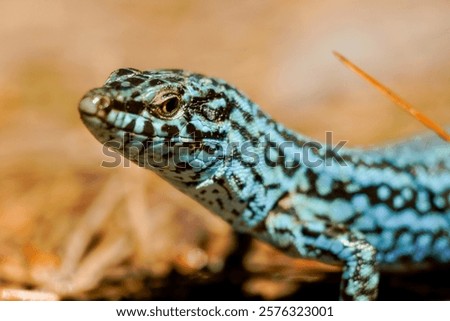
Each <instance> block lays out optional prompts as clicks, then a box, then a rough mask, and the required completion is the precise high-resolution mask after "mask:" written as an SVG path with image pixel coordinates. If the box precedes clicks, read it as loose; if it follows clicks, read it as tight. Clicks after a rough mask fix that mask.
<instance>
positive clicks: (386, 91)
mask: <svg viewBox="0 0 450 321" xmlns="http://www.w3.org/2000/svg"><path fill="white" fill-rule="evenodd" d="M333 54H334V55H335V56H336V57H337V58H338V59H339V60H340V61H341V62H342V63H343V64H344V65H345V66H347V67H348V68H350V69H351V70H352V71H354V72H355V73H356V74H358V75H359V76H361V77H362V78H363V79H365V80H367V81H368V82H369V83H370V84H371V85H372V86H374V87H375V88H376V89H378V90H379V91H381V92H382V93H383V94H384V95H386V96H387V97H389V98H390V99H391V100H392V101H393V102H394V103H395V104H397V105H398V106H400V107H402V108H403V109H404V110H406V111H407V112H408V113H410V114H411V115H412V116H413V117H414V118H416V119H417V120H418V121H420V122H421V123H422V124H424V125H425V126H427V127H428V128H430V129H431V130H433V131H434V132H435V133H436V134H438V135H439V136H440V137H441V138H442V139H443V140H445V141H447V142H450V135H449V134H447V132H445V131H444V130H443V129H442V128H441V127H440V126H439V125H438V124H436V123H435V122H434V121H433V120H431V119H430V118H428V117H427V116H426V115H424V114H423V113H421V112H420V111H418V110H416V109H415V108H414V107H413V106H411V105H410V104H409V103H407V102H406V101H405V100H403V99H402V98H400V97H399V96H398V95H397V94H396V93H394V92H393V91H392V90H390V89H389V88H387V87H386V86H384V85H383V84H381V83H380V82H379V81H377V80H376V79H375V78H373V77H372V76H370V75H369V74H367V73H366V72H365V71H364V70H362V69H361V68H359V67H358V66H356V65H355V64H353V63H352V62H351V61H350V60H348V59H347V58H345V57H344V56H343V55H341V54H340V53H338V52H336V51H333Z"/></svg>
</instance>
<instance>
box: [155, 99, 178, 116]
mask: <svg viewBox="0 0 450 321" xmlns="http://www.w3.org/2000/svg"><path fill="white" fill-rule="evenodd" d="M180 105H181V104H180V99H179V98H178V97H176V96H172V97H170V98H168V99H166V100H165V101H164V102H162V103H161V105H160V106H159V108H158V109H159V113H160V114H161V116H164V117H171V116H174V115H175V114H176V113H177V111H178V110H179V109H180Z"/></svg>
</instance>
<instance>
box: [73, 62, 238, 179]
mask: <svg viewBox="0 0 450 321" xmlns="http://www.w3.org/2000/svg"><path fill="white" fill-rule="evenodd" d="M227 90H230V87H229V86H228V85H227V84H226V83H225V82H224V81H222V80H217V79H214V78H208V77H205V76H202V75H200V74H195V73H189V72H186V71H183V70H154V71H144V72H141V71H139V70H136V69H131V68H130V69H118V70H116V71H114V72H113V73H112V74H111V75H110V76H109V78H108V79H107V80H106V82H105V84H104V85H103V86H102V87H100V88H95V89H92V90H90V91H89V92H88V93H87V94H86V95H85V96H84V97H83V98H82V99H81V101H80V104H79V111H80V115H81V119H82V121H83V122H84V124H85V125H86V126H87V128H88V129H89V130H90V132H91V133H92V134H93V135H94V136H95V137H96V138H97V140H99V141H100V142H101V143H102V144H104V145H106V146H108V147H110V148H112V149H113V150H115V151H117V152H119V153H120V154H122V155H124V156H125V157H127V158H129V159H130V160H132V161H133V162H135V163H137V164H138V165H139V166H143V167H147V168H151V169H152V170H156V171H157V172H159V173H160V174H161V175H162V176H164V177H165V178H168V179H175V180H182V181H183V182H186V181H197V180H201V179H202V178H204V177H207V176H209V175H211V171H214V170H215V169H217V167H218V166H219V165H218V163H220V162H219V161H220V160H222V159H223V154H224V145H223V143H225V142H226V141H227V135H228V129H229V127H230V124H229V120H228V118H229V114H230V110H231V108H232V105H233V104H230V102H229V101H228V98H227V95H226V91H227Z"/></svg>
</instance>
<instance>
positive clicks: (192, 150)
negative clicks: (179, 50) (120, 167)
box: [78, 68, 450, 300]
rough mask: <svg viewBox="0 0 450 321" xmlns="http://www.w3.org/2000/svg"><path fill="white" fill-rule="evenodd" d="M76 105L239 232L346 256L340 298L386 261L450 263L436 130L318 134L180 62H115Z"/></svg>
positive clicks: (367, 293) (361, 288)
mask: <svg viewBox="0 0 450 321" xmlns="http://www.w3.org/2000/svg"><path fill="white" fill-rule="evenodd" d="M78 108H79V112H80V115H81V119H82V122H83V123H84V124H85V125H86V127H87V128H88V130H89V131H90V132H91V133H92V134H93V136H94V137H95V138H96V139H97V140H98V141H99V142H101V143H102V144H104V145H105V146H109V147H110V148H112V149H113V150H114V151H116V152H118V153H120V154H122V155H123V156H124V157H126V158H128V159H130V160H131V161H133V162H134V163H136V164H137V165H138V166H140V167H143V168H147V169H150V170H152V171H153V172H155V173H156V174H158V175H159V176H161V177H162V178H163V179H165V180H166V181H168V182H169V183H170V184H172V185H173V186H174V187H175V188H177V189H178V190H180V191H182V192H183V193H185V194H187V195H188V196H190V197H192V198H193V199H195V200H196V201H198V202H199V203H201V204H202V205H203V206H204V207H206V208H207V209H209V210H210V211H211V212H213V213H215V214H217V215H219V216H220V217H222V218H223V219H224V220H225V221H227V222H228V223H229V224H231V225H232V227H233V229H234V230H235V231H237V232H240V233H247V234H250V235H251V236H253V237H255V238H257V239H260V240H262V241H264V242H267V243H269V244H271V245H273V246H274V247H276V248H278V249H279V250H281V251H283V252H284V253H285V254H287V255H290V256H294V257H302V258H306V259H312V260H318V261H321V262H325V263H330V264H339V265H342V276H341V283H340V299H342V300H374V299H376V298H377V294H378V285H379V275H380V270H383V269H406V270H410V269H412V268H414V267H418V268H425V267H429V266H434V265H437V264H445V263H449V262H450V147H449V145H448V144H447V143H446V142H444V141H441V140H439V139H438V138H437V137H434V136H433V135H430V134H424V135H417V136H414V137H412V138H409V139H406V140H404V141H400V142H397V143H391V144H387V145H385V146H381V147H374V148H354V147H352V148H347V147H345V146H339V148H338V146H331V145H326V144H322V143H320V142H319V141H316V140H314V139H312V138H310V137H307V136H305V135H302V134H300V133H297V132H295V131H293V130H290V129H288V128H287V127H285V126H284V125H282V124H281V123H279V122H277V121H275V120H274V119H273V118H272V117H271V116H269V115H268V114H267V113H265V112H264V111H263V110H262V109H261V108H260V107H259V105H257V104H256V103H254V102H253V101H251V100H250V99H249V98H248V97H247V96H246V95H245V94H244V93H243V92H241V91H240V90H238V89H237V88H235V87H234V86H232V85H230V84H228V83H227V82H226V81H224V80H221V79H218V78H212V77H207V76H204V75H202V74H198V73H194V72H189V71H185V70H181V69H157V70H149V71H140V70H137V69H134V68H121V69H118V70H116V71H114V72H112V73H111V74H110V76H109V78H108V79H107V80H106V82H105V83H104V85H103V86H101V87H99V88H94V89H92V90H90V91H88V92H87V93H86V94H85V95H84V96H83V97H82V99H81V101H80V103H79V107H78Z"/></svg>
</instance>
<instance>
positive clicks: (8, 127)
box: [0, 0, 450, 299]
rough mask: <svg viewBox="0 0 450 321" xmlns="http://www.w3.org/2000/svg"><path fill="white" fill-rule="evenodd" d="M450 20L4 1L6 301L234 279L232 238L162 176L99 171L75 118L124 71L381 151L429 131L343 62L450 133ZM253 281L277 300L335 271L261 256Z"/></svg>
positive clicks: (398, 10) (263, 4)
mask: <svg viewBox="0 0 450 321" xmlns="http://www.w3.org/2000/svg"><path fill="white" fill-rule="evenodd" d="M449 14H450V3H449V2H448V1H445V0H433V1H427V2H425V1H416V0H414V1H395V2H393V1H387V0H382V1H376V2H374V1H352V0H339V1H333V2H331V1H327V2H314V1H294V0H284V1H275V0H259V1H256V0H253V1H252V0H242V1H207V0H200V1H194V0H185V1H175V0H168V1H156V0H152V1H143V0H141V1H140V0H127V1H125V0H123V1H119V0H101V1H87V0H80V1H68V0H65V1H45V0H43V1H32V0H21V1H13V0H3V1H2V2H1V4H0V177H1V183H0V298H3V299H8V298H13V299H14V298H18V299H24V298H29V297H31V298H47V299H57V298H63V299H64V298H81V299H83V298H108V299H117V298H123V297H128V296H131V297H133V295H137V294H139V295H140V296H139V297H142V295H141V294H142V293H146V296H144V297H145V298H154V297H155V296H154V295H153V293H156V292H155V290H154V289H153V288H152V286H153V285H154V284H155V283H157V282H160V280H164V279H167V278H168V277H170V276H171V275H173V273H176V274H177V275H182V276H184V277H185V278H188V279H189V278H190V279H195V278H197V280H198V279H201V280H202V282H204V280H205V279H208V278H212V275H215V274H220V273H224V271H223V270H224V266H226V262H227V257H228V255H230V253H233V251H235V250H236V244H238V243H236V241H235V237H234V236H233V234H232V233H231V231H230V229H229V227H228V226H227V225H226V224H224V223H222V222H221V221H220V220H219V219H217V218H215V217H214V216H212V215H211V214H209V213H207V212H206V211H205V210H204V209H202V208H201V207H200V206H199V205H197V204H195V203H194V202H192V201H190V200H189V199H188V198H187V197H185V196H183V195H181V194H180V193H178V192H177V191H175V190H174V189H173V188H171V187H170V186H168V185H167V184H166V183H165V182H163V181H161V180H160V179H158V178H157V177H156V176H155V175H153V174H152V173H150V172H144V171H143V170H141V169H138V168H135V167H134V166H131V167H128V168H122V167H121V168H115V169H108V168H102V167H101V166H100V163H101V161H102V160H104V159H105V156H104V155H102V151H101V146H100V144H98V143H97V142H96V141H95V140H94V139H93V137H91V136H90V134H89V133H88V132H87V130H86V129H85V128H84V127H83V125H82V124H81V122H80V121H79V117H78V112H77V103H78V101H79V99H80V97H81V96H82V95H83V93H84V92H86V91H87V90H88V89H90V88H92V87H96V86H99V85H101V84H102V82H103V81H104V80H105V79H106V77H107V76H108V75H109V73H110V72H111V71H112V70H114V69H117V68H119V67H134V68H139V69H152V68H166V67H167V68H184V69H189V70H192V71H197V72H201V73H204V74H208V75H213V76H216V77H220V78H224V79H226V80H228V81H229V82H231V83H233V84H234V85H236V86H237V87H238V88H240V89H242V90H243V91H244V92H246V93H247V94H248V95H249V96H250V97H251V98H252V99H253V100H254V101H256V102H257V103H258V104H260V105H261V106H262V107H263V108H264V109H265V110H266V111H268V112H269V113H270V114H272V115H273V116H274V117H275V118H276V119H277V120H279V121H281V122H283V123H284V124H286V125H288V126H289V127H292V128H295V129H296V130H299V131H301V132H302V133H304V134H307V135H310V136H312V137H314V138H317V139H323V138H324V137H325V134H324V133H325V132H326V131H332V132H333V134H334V139H335V141H337V140H348V141H349V145H353V146H355V145H358V146H364V145H372V144H379V143H382V142H385V141H388V140H393V139H398V138H402V137H406V136H408V135H413V134H416V133H419V132H421V131H424V130H425V129H424V128H423V127H422V126H421V125H420V124H419V123H418V122H417V121H415V120H414V119H412V118H411V117H410V116H408V115H406V114H405V113H403V112H402V111H401V110H399V109H398V108H397V107H393V106H392V104H391V103H390V102H389V101H387V100H386V99H385V98H384V97H383V96H381V95H380V94H379V93H377V92H376V91H375V90H374V89H372V88H370V87H369V86H368V85H367V84H366V83H364V82H363V81H362V80H360V79H359V78H357V77H356V76H355V75H353V74H351V72H349V71H348V70H346V69H345V68H344V67H343V66H342V65H341V64H340V63H339V62H338V61H337V60H336V59H335V58H334V57H333V56H332V54H331V52H332V50H337V51H339V52H341V53H342V54H344V55H346V56H347V57H348V58H350V59H351V60H353V61H354V62H355V63H357V64H358V65H360V66H362V67H363V68H364V69H366V70H367V71H368V72H370V73H371V74H372V75H374V76H375V77H377V78H378V79H379V80H381V81H382V82H384V83H385V84H387V85H388V86H390V87H391V88H392V89H394V91H396V92H398V93H400V94H401V96H403V97H405V98H406V99H407V100H408V101H409V102H411V103H412V104H413V105H415V106H417V107H418V109H420V110H421V111H423V112H425V113H426V114H427V115H428V116H430V117H431V118H433V119H436V120H437V121H438V122H439V123H440V124H442V125H445V124H450V113H449V106H450V91H449V90H448V88H449V87H450V76H449V75H450V60H449V59H448V57H449V54H450V20H449V18H448V17H449ZM424 152H426V151H424ZM274 258H275V259H274ZM242 268H243V269H244V270H246V271H247V272H248V273H249V274H250V275H252V273H253V275H254V276H253V277H248V278H246V280H245V282H242V291H243V293H244V296H245V295H247V294H248V295H257V296H262V297H264V298H269V299H271V298H280V297H283V295H286V294H289V293H293V292H294V291H296V290H297V289H298V288H299V287H301V286H302V284H303V283H302V282H304V281H311V280H312V281H314V280H317V279H319V278H320V277H321V276H322V274H321V273H322V272H324V271H327V270H334V269H335V268H332V267H326V266H322V265H318V264H313V263H310V262H305V261H301V260H291V259H288V258H286V257H284V256H283V255H281V254H279V253H277V252H274V251H273V250H271V249H270V248H268V247H266V246H263V245H261V244H252V245H251V248H250V250H249V251H248V252H247V253H244V256H243V263H242ZM174 271H175V272H174ZM280 271H282V272H283V273H284V274H283V273H281V274H283V275H284V276H280ZM263 272H265V273H263ZM274 275H276V277H274ZM149 278H150V281H149ZM143 280H146V281H145V282H144V281H143ZM294 281H295V282H294ZM148 283H150V285H149V284H148ZM158 284H161V283H158ZM160 287H161V286H160ZM21 290H24V291H21ZM174 291H175V290H174ZM175 292H176V291H175ZM175 292H174V293H175ZM174 298H176V296H175V295H174Z"/></svg>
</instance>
